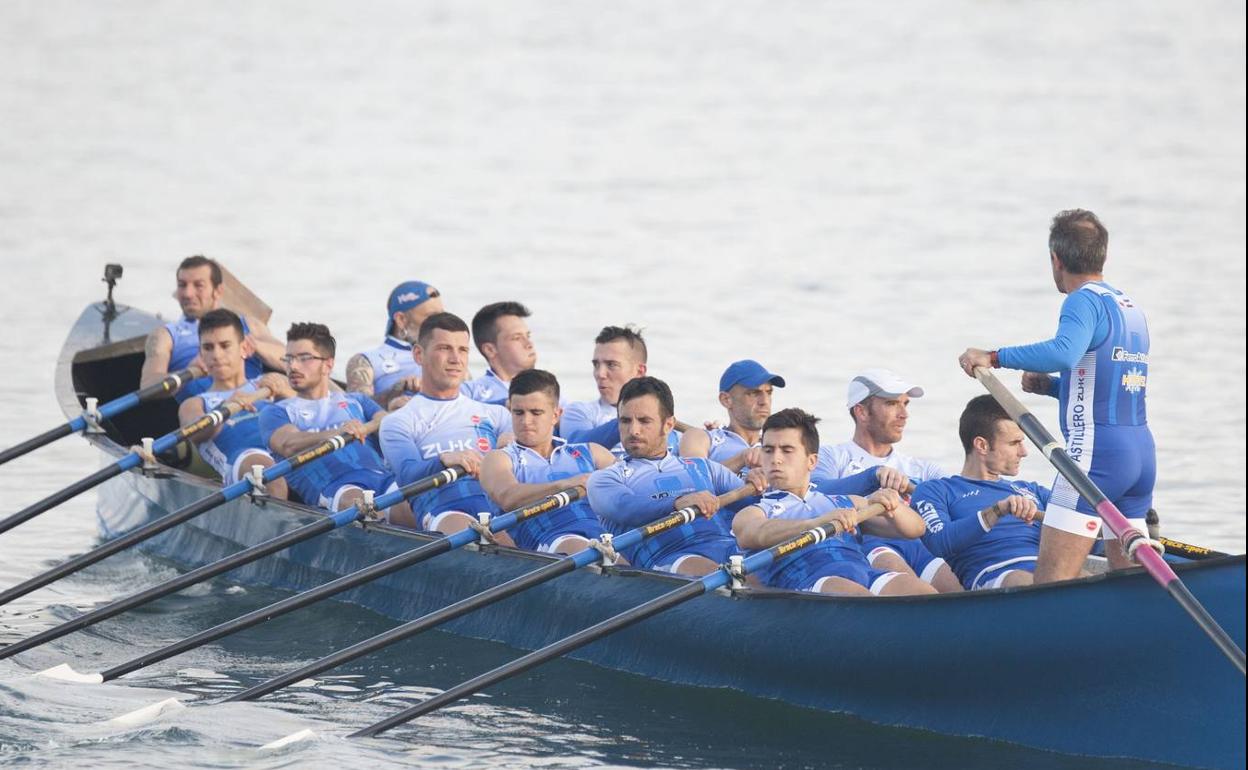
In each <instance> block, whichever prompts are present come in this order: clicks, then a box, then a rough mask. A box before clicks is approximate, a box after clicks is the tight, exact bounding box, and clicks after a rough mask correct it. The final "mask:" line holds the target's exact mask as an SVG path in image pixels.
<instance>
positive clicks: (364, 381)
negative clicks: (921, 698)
mask: <svg viewBox="0 0 1248 770" xmlns="http://www.w3.org/2000/svg"><path fill="white" fill-rule="evenodd" d="M347 392H348V393H363V394H364V395H366V396H371V395H373V394H374V390H373V362H372V361H369V360H368V356H366V355H364V354H363V353H356V354H355V355H353V356H351V358H350V359H349V360H348V361H347Z"/></svg>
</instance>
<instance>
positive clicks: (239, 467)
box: [221, 447, 277, 486]
mask: <svg viewBox="0 0 1248 770" xmlns="http://www.w3.org/2000/svg"><path fill="white" fill-rule="evenodd" d="M256 455H263V456H264V457H267V458H269V462H270V463H276V462H277V460H276V459H275V458H274V457H273V455H271V454H269V451H268V450H267V449H261V448H260V447H256V448H255V449H248V450H246V451H245V452H243V453H242V454H241V455H239V456H238V457H235V458H234V464H233V465H231V466H230V474H229V477H228V478H224V479H222V480H221V483H222V484H223V485H225V486H229V485H230V484H233V483H234V482H236V481H238V480H239V479H241V478H242V477H243V476H246V475H247V474H248V473H249V472H251V465H255V464H256V463H255V462H252V463H251V465H248V466H247V467H246V468H243V460H246V459H247V458H248V457H255V456H256Z"/></svg>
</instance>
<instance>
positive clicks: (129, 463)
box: [0, 394, 251, 533]
mask: <svg viewBox="0 0 1248 770" xmlns="http://www.w3.org/2000/svg"><path fill="white" fill-rule="evenodd" d="M248 395H251V394H248ZM228 418H229V415H228V414H227V413H226V410H225V409H223V408H222V407H217V408H216V409H213V410H212V411H211V412H208V413H207V414H205V415H203V416H202V417H200V418H199V419H197V420H195V421H194V422H190V423H187V424H186V425H183V426H182V427H181V428H178V429H177V430H175V431H171V432H169V433H166V434H165V435H163V436H161V437H160V438H158V439H156V440H155V441H153V442H152V445H151V448H150V449H149V448H147V447H146V446H145V447H144V449H143V452H140V451H138V450H136V451H133V452H130V453H128V454H126V455H125V456H123V457H122V458H121V459H120V460H117V461H115V462H112V463H109V464H108V465H106V466H104V467H103V468H101V469H99V470H98V471H96V472H95V473H92V474H91V475H90V476H85V477H83V478H81V479H79V480H78V481H75V482H74V483H73V484H70V485H69V486H67V487H65V488H64V489H62V490H60V491H59V492H54V493H52V494H51V495H48V496H47V497H45V498H43V499H42V500H40V501H39V502H37V503H33V504H31V505H28V506H26V507H25V508H23V509H22V510H20V511H18V512H17V513H15V514H13V515H12V516H9V517H8V518H7V519H4V520H2V521H0V533H4V532H8V531H9V530H10V529H13V528H14V527H16V526H17V525H19V524H22V523H24V522H27V521H30V520H31V519H33V518H35V517H36V516H38V515H39V514H41V513H46V512H47V511H49V510H51V509H53V508H55V507H56V506H58V505H60V504H61V503H63V502H65V501H66V500H70V499H72V498H74V497H77V496H78V495H80V494H82V493H83V492H86V491H87V490H88V489H91V488H93V487H96V486H99V485H100V484H103V483H104V482H105V481H108V480H109V479H111V478H113V477H114V476H118V475H120V474H122V473H125V472H126V471H128V470H130V469H131V468H137V467H138V466H139V465H140V464H141V463H142V462H143V453H146V452H150V453H151V454H153V455H157V454H160V453H161V452H164V451H165V450H167V449H171V448H173V447H174V446H177V445H178V443H180V442H182V441H185V440H186V439H188V438H190V437H191V436H194V435H195V434H197V433H200V432H202V431H205V430H208V429H209V428H215V427H216V426H218V425H220V424H221V423H222V422H224V421H225V420H226V419H228ZM147 440H148V439H144V441H147Z"/></svg>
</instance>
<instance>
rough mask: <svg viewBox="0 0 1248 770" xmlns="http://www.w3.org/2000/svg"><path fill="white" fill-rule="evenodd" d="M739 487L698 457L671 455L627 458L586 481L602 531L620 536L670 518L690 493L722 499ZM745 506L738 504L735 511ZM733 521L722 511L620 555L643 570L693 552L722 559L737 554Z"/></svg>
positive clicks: (730, 475) (733, 478)
mask: <svg viewBox="0 0 1248 770" xmlns="http://www.w3.org/2000/svg"><path fill="white" fill-rule="evenodd" d="M742 483H743V482H742V481H741V479H739V478H737V476H736V475H735V474H733V472H732V471H730V470H728V469H727V468H725V467H724V466H722V465H720V464H719V463H716V462H711V461H709V460H705V459H703V458H701V457H688V458H680V457H677V456H676V455H674V454H672V453H671V452H668V453H667V454H665V455H664V456H663V457H661V458H659V459H657V460H656V459H651V458H644V457H625V458H624V459H623V460H621V461H619V462H618V463H616V464H615V465H612V466H611V467H610V468H603V469H602V470H599V471H595V472H594V473H593V475H591V476H590V477H589V504H590V507H592V508H593V510H594V513H596V514H597V515H598V518H599V519H600V520H601V521H602V524H603V526H604V527H606V528H607V530H608V531H610V532H612V533H614V534H617V535H618V534H622V533H624V532H627V531H628V530H630V529H634V528H635V527H639V526H642V525H645V524H649V523H650V522H652V521H655V520H656V519H660V518H662V517H663V516H665V515H666V514H669V513H672V512H673V511H674V510H675V509H674V508H673V503H675V502H676V500H677V499H678V498H680V497H682V496H684V495H687V494H689V493H691V492H711V493H712V494H716V495H722V494H723V493H725V492H729V491H731V490H733V489H737V488H738V487H740V486H741V484H742ZM746 504H747V503H739V504H738V505H737V506H736V507H735V509H740V508H742V507H744V506H745V505H746ZM732 516H733V511H732V510H728V509H720V511H719V512H718V513H716V514H715V516H714V517H713V518H711V519H706V518H704V517H702V516H699V517H697V518H696V519H694V520H693V523H691V524H682V525H681V526H679V527H677V528H675V529H671V530H668V531H667V532H664V533H662V534H659V535H655V536H654V537H650V538H647V539H646V540H643V541H642V542H641V543H640V544H639V545H637V546H635V547H633V548H628V549H625V550H624V552H623V553H624V556H625V558H627V559H628V560H629V562H630V563H632V564H633V565H634V566H637V567H647V568H649V567H653V566H655V565H658V564H664V563H666V562H667V561H670V560H671V558H673V557H674V556H676V555H678V554H682V553H689V552H694V551H696V552H699V553H704V554H706V555H708V556H710V555H711V553H714V554H715V555H716V556H712V557H711V558H716V557H718V558H717V560H722V559H724V558H727V556H728V554H731V553H735V552H736V542H737V541H736V539H735V538H734V537H733V536H732V534H731V533H732ZM708 552H709V553H708Z"/></svg>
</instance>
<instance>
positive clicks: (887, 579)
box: [867, 572, 901, 596]
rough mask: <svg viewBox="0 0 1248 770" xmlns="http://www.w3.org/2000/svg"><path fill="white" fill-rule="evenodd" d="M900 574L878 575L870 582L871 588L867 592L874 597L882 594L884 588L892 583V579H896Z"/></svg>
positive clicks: (887, 573)
mask: <svg viewBox="0 0 1248 770" xmlns="http://www.w3.org/2000/svg"><path fill="white" fill-rule="evenodd" d="M900 574H901V573H900V572H885V573H884V574H883V575H880V576H879V577H877V578H876V579H875V580H872V581H871V587H870V588H869V589H867V590H869V591H870V592H871V593H872V594H874V595H875V596H879V595H880V593H881V592H883V590H884V586H886V585H888V584H889V583H891V582H893V578H895V577H897V576H898V575H900Z"/></svg>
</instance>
